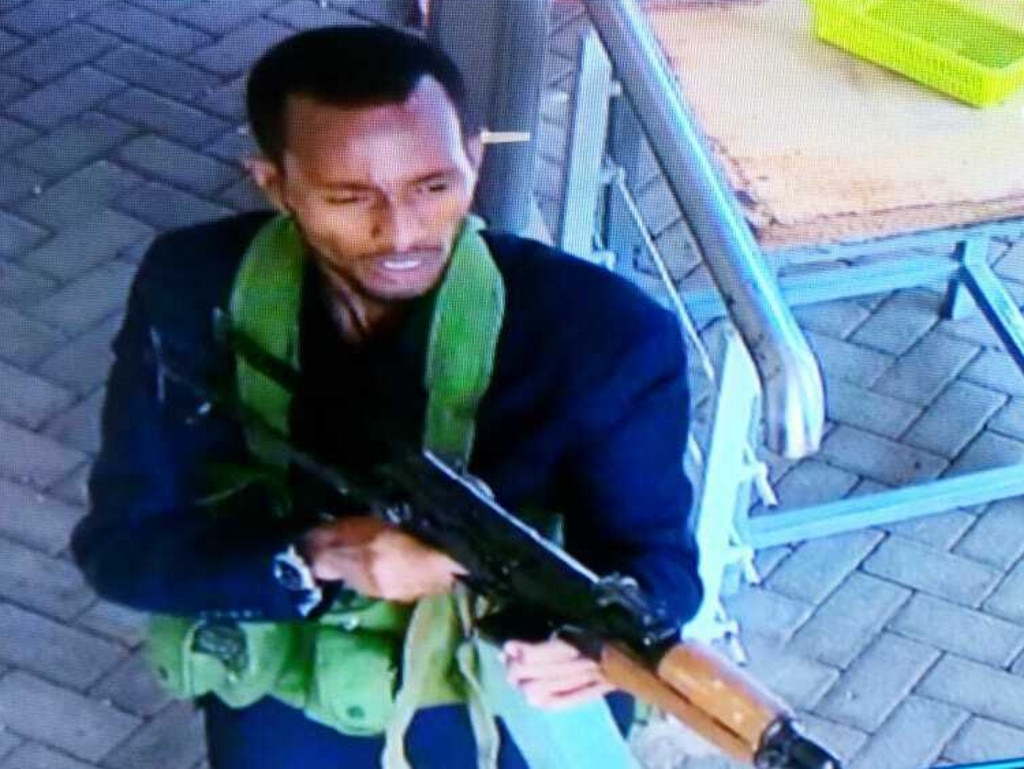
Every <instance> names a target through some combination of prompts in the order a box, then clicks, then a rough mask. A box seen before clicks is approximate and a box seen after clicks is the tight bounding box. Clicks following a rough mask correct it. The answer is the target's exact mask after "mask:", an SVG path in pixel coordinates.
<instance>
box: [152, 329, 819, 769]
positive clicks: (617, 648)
mask: <svg viewBox="0 0 1024 769" xmlns="http://www.w3.org/2000/svg"><path fill="white" fill-rule="evenodd" d="M217 326H218V334H219V335H220V336H221V338H222V340H224V341H227V342H228V343H230V344H231V345H232V346H233V348H234V349H235V351H237V352H239V353H240V354H241V355H242V356H243V357H244V358H245V359H246V360H247V362H249V363H250V364H251V365H253V366H254V367H256V368H257V369H259V370H260V371H261V372H262V373H264V374H266V375H267V376H269V377H271V378H272V379H273V380H274V381H276V382H277V383H278V384H280V385H281V386H282V387H286V388H291V389H293V390H294V389H295V385H296V383H297V374H296V372H295V371H294V370H292V369H291V368H290V367H288V366H287V365H285V364H283V363H281V362H280V361H278V360H277V359H275V358H272V357H270V356H268V355H267V354H266V353H264V352H263V351H262V350H261V349H260V348H258V347H257V346H255V345H254V344H252V342H251V341H249V340H247V339H246V338H244V337H242V336H240V335H239V334H237V333H236V332H233V331H231V330H230V328H229V327H228V325H227V324H226V323H225V322H224V320H223V319H222V318H221V319H218V323H217ZM154 346H155V347H156V353H157V357H158V359H159V360H158V363H159V371H160V377H161V378H163V379H166V380H169V381H174V382H175V383H177V384H179V385H181V386H184V387H185V388H187V389H189V390H191V391H192V393H193V394H194V395H195V396H196V397H197V398H198V399H199V400H200V401H201V402H202V406H201V407H200V411H201V413H206V412H207V411H209V410H210V408H211V407H213V408H214V409H216V410H217V411H220V412H222V413H225V414H227V415H230V416H231V417H233V418H235V419H236V420H238V421H240V422H241V423H242V424H243V425H244V426H245V429H246V430H247V431H255V432H257V433H258V434H259V436H260V440H263V441H269V442H272V443H273V444H274V446H275V450H277V451H279V452H280V454H281V456H284V457H285V458H286V459H287V460H288V461H289V462H290V464H291V465H292V466H293V467H294V468H295V470H296V471H297V472H300V473H304V474H306V475H307V476H309V477H310V478H311V479H313V480H314V481H316V482H317V483H318V485H319V486H321V487H323V488H325V489H327V490H328V491H329V492H330V493H333V494H336V495H338V497H341V498H343V499H344V500H345V501H346V503H351V502H358V503H360V504H361V505H365V506H366V508H367V509H369V510H371V511H372V512H373V513H374V514H376V515H377V516H379V517H380V518H382V519H383V520H386V521H388V522H389V523H392V524H394V525H395V526H398V527H400V528H401V529H402V530H403V531H405V532H407V533H408V534H411V535H412V536H415V537H417V538H419V539H420V540H422V541H423V542H425V543H427V544H429V545H431V546H432V547H435V548H437V549H439V550H441V551H443V552H445V553H446V554H448V555H449V556H450V557H451V558H453V559H454V560H455V561H457V562H458V563H460V564H461V565H462V566H463V567H465V569H466V571H467V572H468V575H467V576H466V577H464V578H463V580H464V581H465V583H466V584H467V585H468V586H469V587H470V589H472V590H473V591H475V592H478V593H480V594H482V595H484V596H486V597H487V598H489V599H490V601H491V602H492V603H493V604H495V605H497V606H499V607H502V610H501V611H499V612H498V613H497V614H495V615H493V616H490V617H487V618H485V619H484V620H482V621H481V623H480V627H479V630H480V632H481V633H482V634H484V635H485V636H489V637H491V638H494V639H496V640H506V639H511V638H519V639H522V640H538V639H540V638H543V637H548V636H551V635H553V634H556V635H558V636H559V637H560V638H562V639H564V640H566V641H568V642H569V643H571V644H573V645H574V646H576V647H577V648H578V649H580V651H581V652H583V653H584V654H586V655H588V656H590V657H592V658H593V659H595V660H597V661H598V662H599V663H600V666H601V669H602V672H603V674H604V676H605V677H606V678H607V679H608V681H610V682H611V683H612V684H613V685H615V686H617V687H618V688H620V689H622V690H624V691H626V692H629V693H630V694H632V695H633V696H634V697H636V698H638V699H640V700H642V701H644V702H647V703H650V704H651V705H654V706H655V707H657V708H659V709H661V710H664V711H666V712H668V713H671V714H672V715H673V716H675V717H676V718H678V719H679V720H680V721H682V722H683V723H685V724H686V725H687V726H688V727H690V728H691V729H693V730H694V731H696V732H697V733H699V734H700V735H702V736H703V737H704V738H705V739H707V740H709V741H710V742H711V743H713V744H714V745H716V746H717V747H718V748H720V749H721V750H722V751H723V752H725V753H727V754H728V755H730V756H732V757H734V758H737V759H739V760H741V761H745V762H748V763H750V764H752V765H753V766H755V767H757V768H758V769H839V763H838V761H837V760H836V759H835V758H833V757H832V756H831V755H829V754H828V753H827V752H826V751H825V750H823V749H822V748H821V747H819V746H818V745H816V744H814V743H813V742H811V741H809V740H807V739H806V738H804V737H803V736H801V735H800V734H799V732H798V731H797V730H796V728H795V727H794V723H793V715H792V712H791V711H790V710H789V708H787V707H786V706H785V705H784V704H783V703H782V702H781V701H780V700H778V699H777V698H776V697H774V696H773V695H771V694H770V693H768V692H767V691H765V690H764V689H763V688H762V687H761V686H760V685H759V684H758V683H757V682H755V681H754V680H753V679H752V678H751V677H750V676H748V675H747V674H746V673H744V672H742V671H741V670H740V669H739V668H737V667H736V666H735V665H733V664H732V663H731V662H729V661H728V660H726V659H725V658H724V657H723V656H721V655H720V654H718V653H716V652H715V651H713V650H712V649H710V648H709V647H707V646H704V645H701V644H698V643H695V642H690V641H687V642H683V641H682V637H681V630H682V628H681V626H680V625H679V624H678V623H676V622H675V621H673V620H671V619H670V618H669V617H668V615H667V613H666V612H664V611H663V610H662V609H661V608H660V607H658V606H656V605H655V604H654V603H653V602H652V601H650V600H649V599H648V598H647V597H646V596H645V595H644V593H643V592H642V591H641V590H640V589H639V587H638V586H637V584H636V583H635V582H634V581H633V580H631V579H629V578H628V577H621V576H618V575H609V576H604V577H600V576H598V575H596V574H594V573H593V572H591V571H590V570H589V569H588V568H587V567H586V566H584V565H583V564H581V563H580V562H578V561H577V560H575V559H574V558H573V557H572V556H570V555H569V554H568V553H566V552H565V551H564V550H562V549H561V548H559V547H557V546H556V545H554V544H552V543H551V542H550V541H548V540H546V539H545V538H544V537H542V536H541V535H540V534H539V533H538V532H537V531H535V530H534V529H533V528H531V527H529V526H528V525H526V524H525V523H523V522H522V521H521V520H519V519H518V518H517V517H516V516H514V515H512V514H511V513H510V512H508V511H507V510H505V509H504V508H503V507H502V506H501V505H499V504H498V503H497V502H496V501H495V499H494V498H493V496H492V495H491V493H490V492H489V490H488V489H487V488H486V486H485V485H484V484H483V483H481V482H480V481H479V480H478V479H475V478H473V477H471V476H469V475H467V474H465V473H462V472H459V471H457V470H455V469H453V468H451V467H449V466H447V465H446V464H445V463H444V462H442V461H441V460H440V459H439V458H438V457H436V456H434V455H433V454H431V453H430V452H428V451H420V450H415V449H411V448H407V447H400V448H395V450H394V451H393V453H392V457H391V461H390V462H388V463H387V464H386V465H384V466H381V467H379V468H377V471H376V474H375V477H374V478H373V479H371V481H370V482H366V480H365V479H361V480H360V481H359V482H356V481H354V480H353V479H352V478H350V477H348V476H347V475H346V474H345V473H344V472H343V471H342V470H340V469H339V468H337V467H333V466H331V465H329V464H327V463H324V462H322V461H320V460H318V459H317V458H316V457H314V456H312V455H311V454H309V453H308V452H305V451H303V450H301V449H299V448H297V447H295V446H293V445H292V444H291V442H290V441H289V440H288V438H287V437H286V436H284V435H282V434H281V433H280V432H278V431H276V430H275V429H273V428H272V427H271V426H270V425H268V424H267V423H266V422H265V421H264V420H263V419H261V418H260V417H259V415H257V414H255V413H254V412H253V411H252V410H251V409H248V408H246V407H245V405H244V404H241V403H239V402H238V399H237V398H235V397H234V396H233V395H231V394H229V393H228V392H226V391H225V390H223V389H219V390H215V389H214V388H211V387H209V386H208V385H207V384H206V383H202V382H198V381H196V380H194V379H193V378H191V377H188V376H187V375H185V374H184V373H183V372H182V371H181V370H179V369H176V368H175V367H173V366H172V365H170V364H169V362H168V361H167V360H166V358H165V357H164V356H163V355H161V350H160V345H159V339H158V338H156V337H154Z"/></svg>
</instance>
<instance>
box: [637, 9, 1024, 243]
mask: <svg viewBox="0 0 1024 769" xmlns="http://www.w3.org/2000/svg"><path fill="white" fill-rule="evenodd" d="M987 1H988V2H989V3H991V5H989V8H990V9H991V10H992V12H993V13H995V14H997V15H1000V14H1001V15H1003V17H1004V18H1006V19H1009V20H1012V21H1014V22H1015V23H1020V24H1021V26H1022V27H1024V9H1022V6H1021V4H1020V2H1019V0H987ZM646 15H647V18H648V19H649V21H650V23H651V25H652V27H653V28H654V31H655V35H656V36H657V38H658V40H659V42H660V44H661V46H662V50H663V51H664V52H665V54H666V56H667V57H668V59H669V61H670V63H671V65H672V67H673V69H674V70H675V72H676V74H677V76H678V77H679V81H680V87H681V89H682V92H683V94H684V95H685V97H686V99H687V100H688V102H689V103H690V106H691V108H692V110H693V111H694V113H695V115H696V117H697V120H698V123H699V124H700V127H701V129H702V130H703V131H704V133H705V134H706V136H707V137H708V139H709V141H710V143H711V145H712V146H713V147H714V149H715V151H716V153H717V154H718V156H719V158H720V159H721V161H722V162H723V164H724V166H725V169H726V173H727V175H728V176H729V180H730V182H731V184H732V185H733V187H734V188H735V189H736V190H738V191H739V192H740V199H741V201H742V203H743V205H744V208H745V210H746V212H747V216H748V219H749V220H750V222H751V224H752V226H753V227H754V230H755V232H756V233H757V236H758V239H759V241H760V242H761V243H762V244H763V245H764V246H765V247H768V248H773V247H786V246H794V245H801V244H812V243H829V242H836V241H850V240H862V239H866V238H873V237H880V236H885V235H890V234H895V233H900V232H907V231H914V230H920V229H935V228H941V227H949V226H954V225H960V224H969V223H975V222H979V221H989V220H998V219H1004V218H1011V217H1016V216H1024V93H1021V92H1018V93H1017V94H1015V95H1014V96H1012V97H1011V98H1010V99H1009V100H1008V101H1007V102H1005V103H1003V104H1002V105H999V106H997V107H990V108H988V109H984V110H979V109H976V108H974V107H970V106H967V105H964V104H961V103H959V102H957V101H955V100H953V99H951V98H949V97H947V96H944V95H942V94H940V93H937V92H935V91H932V90H930V89H928V88H927V87H925V86H921V85H918V84H917V83H915V82H913V81H910V80H907V79H906V78H904V77H902V76H900V75H897V74H895V73H891V72H889V71H887V70H885V69H883V68H881V67H879V66H877V65H875V64H872V63H870V62H867V61H864V60H862V59H859V58H857V57H855V56H853V55H851V54H848V53H846V52H844V51H841V50H839V49H836V48H834V47H832V46H830V45H827V44H825V43H822V42H820V41H818V40H817V38H816V37H815V36H814V34H813V22H812V14H811V11H810V8H809V7H808V6H807V5H806V4H805V3H803V2H801V1H800V0H762V1H761V2H743V0H741V1H740V2H731V3H724V2H720V3H714V4H710V5H707V6H702V7H698V6H690V7H678V8H666V7H664V6H661V7H657V5H656V6H654V7H648V8H647V11H646ZM1017 17H1020V18H1019V19H1018V18H1017Z"/></svg>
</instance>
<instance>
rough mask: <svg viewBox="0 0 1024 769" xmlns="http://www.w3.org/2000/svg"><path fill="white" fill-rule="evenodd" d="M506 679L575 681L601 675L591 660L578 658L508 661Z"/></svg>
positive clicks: (513, 680)
mask: <svg viewBox="0 0 1024 769" xmlns="http://www.w3.org/2000/svg"><path fill="white" fill-rule="evenodd" d="M506 672H507V673H508V678H509V680H510V681H512V682H513V683H520V682H522V681H530V680H533V679H550V680H553V681H558V680H562V679H573V680H575V679H577V678H579V677H589V678H591V679H592V678H596V677H598V676H600V675H601V667H600V666H599V665H598V664H597V663H596V662H594V661H593V660H588V659H586V658H583V657H581V658H579V659H575V660H553V661H548V660H545V661H542V662H533V663H526V662H520V661H518V660H510V661H509V663H508V665H507V666H506Z"/></svg>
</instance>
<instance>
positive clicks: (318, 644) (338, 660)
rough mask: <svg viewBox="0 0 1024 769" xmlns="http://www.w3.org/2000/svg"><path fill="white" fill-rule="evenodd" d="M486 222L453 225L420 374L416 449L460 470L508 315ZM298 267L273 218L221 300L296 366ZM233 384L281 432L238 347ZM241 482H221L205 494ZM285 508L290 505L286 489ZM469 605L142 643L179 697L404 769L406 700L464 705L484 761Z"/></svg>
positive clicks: (409, 706) (454, 599)
mask: <svg viewBox="0 0 1024 769" xmlns="http://www.w3.org/2000/svg"><path fill="white" fill-rule="evenodd" d="M482 227H483V222H482V221H481V220H479V219H478V218H476V217H472V216H470V217H467V218H466V220H465V221H464V223H463V226H462V228H461V231H460V233H459V236H458V238H457V241H456V243H455V247H454V249H453V253H452V257H451V261H450V264H449V266H448V268H447V270H446V273H445V277H444V279H443V281H442V283H441V286H440V288H439V290H438V295H437V299H436V304H435V307H434V314H433V319H432V322H431V328H430V336H429V342H428V350H427V365H426V369H425V382H424V384H425V386H426V388H427V392H428V400H427V412H426V420H425V425H424V445H425V446H426V447H428V448H430V449H431V450H432V451H434V452H435V453H437V454H439V455H440V456H441V457H443V458H444V459H446V460H448V461H449V462H452V463H456V464H458V465H461V466H465V465H466V464H468V460H469V456H470V452H471V449H472V444H473V434H474V423H475V416H476V410H477V406H478V404H479V402H480V400H481V398H482V397H483V395H484V392H485V391H486V389H487V386H488V384H489V382H490V376H491V372H492V370H493V363H494V356H495V349H496V346H497V338H498V334H499V331H500V328H501V322H502V316H503V312H504V296H505V294H504V285H503V283H502V280H501V275H500V273H499V272H498V269H497V267H496V265H495V264H494V261H493V259H492V258H491V256H490V253H489V251H488V248H487V244H486V243H485V242H484V240H483V238H482V237H481V236H480V234H479V230H480V229H481V228H482ZM303 264H304V255H303V246H302V243H301V241H300V238H299V236H298V232H297V230H296V228H295V225H294V223H293V221H292V220H291V219H290V218H288V217H285V216H278V217H276V218H274V219H273V220H271V221H270V222H268V223H267V224H266V225H264V226H263V227H262V228H261V229H260V231H259V232H258V233H257V235H256V237H255V238H254V240H253V241H252V243H251V244H250V247H249V249H248V250H247V252H246V254H245V256H244V258H243V261H242V264H241V266H240V269H239V272H238V274H237V276H236V278H235V284H234V288H233V292H232V297H231V320H232V324H233V326H234V328H235V329H236V330H238V331H239V332H241V333H242V334H243V335H245V336H247V337H248V338H249V339H251V340H252V341H253V342H255V343H256V344H258V345H259V346H260V347H261V348H262V349H263V350H264V351H265V352H267V353H269V354H270V355H273V356H275V357H276V358H278V359H279V360H281V361H283V362H287V363H288V364H290V365H291V366H292V367H293V368H295V369H296V370H297V369H298V362H299V307H300V299H301V292H302V276H303V269H304V268H303ZM236 386H237V392H238V396H239V398H240V399H241V401H242V402H243V403H245V404H246V405H247V406H249V407H250V408H252V409H254V410H256V411H257V412H258V413H259V414H260V415H261V416H262V417H263V418H264V419H265V420H266V421H267V422H269V423H270V424H271V425H272V426H274V427H276V428H277V429H278V430H280V431H281V432H283V433H285V434H287V433H288V427H289V425H288V422H289V419H288V414H289V407H290V401H291V397H290V393H289V392H287V391H286V390H285V389H283V388H281V387H280V386H279V385H277V384H276V383H275V382H273V381H272V380H270V379H269V378H268V377H266V376H264V375H263V374H261V373H260V372H259V371H257V370H256V369H255V368H253V367H252V366H251V365H250V364H249V363H248V362H247V361H246V360H244V359H243V358H241V357H240V356H236ZM247 441H248V444H249V449H250V451H251V453H252V454H253V455H254V457H256V458H257V459H258V460H260V462H261V463H262V465H261V468H262V469H259V468H257V469H250V472H249V473H248V476H247V477H248V479H249V480H252V478H254V477H256V478H258V477H262V478H264V479H272V478H274V477H276V478H277V479H278V480H280V478H281V477H282V474H283V471H284V470H285V469H286V467H285V466H284V463H283V461H282V459H281V458H280V457H278V456H275V455H274V452H273V450H272V448H271V447H269V446H266V445H262V444H261V442H260V441H259V439H258V437H257V436H256V435H255V434H250V435H247ZM240 485H241V483H235V484H234V487H232V488H221V489H217V490H215V491H216V494H214V495H213V497H223V496H225V495H227V494H229V493H231V491H232V490H234V488H237V487H238V486H240ZM271 485H273V484H271ZM228 486H229V487H230V486H231V484H228ZM277 486H278V487H279V488H280V487H281V486H282V484H280V483H278V484H277ZM211 498H212V497H211ZM281 509H282V511H283V512H284V514H287V510H288V509H289V500H288V499H287V497H285V498H284V499H283V500H282V505H281ZM267 568H268V569H269V568H270V566H269V564H268V567H267ZM470 608H471V607H470V606H469V599H468V597H467V596H466V595H465V594H464V593H460V592H459V591H456V594H454V595H445V596H437V597H433V598H428V599H424V600H422V601H419V602H418V603H417V604H416V605H415V607H410V606H409V605H404V604H395V603H391V602H388V601H380V600H374V599H369V598H365V597H362V596H357V597H355V598H348V599H346V600H345V601H338V602H336V604H335V605H334V606H333V607H332V608H331V609H330V610H329V611H328V612H327V613H326V614H324V615H323V616H322V617H321V618H320V619H319V620H316V621H301V622H234V621H229V622H225V621H223V620H203V619H196V618H182V617H170V616H156V617H154V618H153V620H152V622H151V631H150V637H149V643H148V652H149V656H150V659H151V661H152V663H153V665H154V666H155V668H156V670H157V673H158V676H159V677H160V679H161V680H162V682H163V683H164V685H165V687H166V688H167V689H169V690H170V691H171V693H173V694H174V695H176V696H179V697H183V698H192V697H198V696H201V695H204V694H208V693H213V694H215V695H216V696H217V697H219V698H220V699H221V700H223V701H224V702H225V703H226V704H228V705H229V706H232V707H239V708H240V707H245V706H247V705H251V704H253V703H254V702H256V701H257V700H259V699H261V698H262V697H264V696H267V695H270V696H273V697H276V698H278V699H280V700H282V701H284V702H286V703H288V704H290V705H292V706H294V707H297V708H300V709H302V710H304V711H305V713H306V715H307V716H308V717H309V718H311V719H313V720H315V721H318V722H320V723H323V724H326V725H328V726H331V727H333V728H335V729H338V730H339V731H341V732H344V733H346V734H351V735H379V734H381V733H385V734H386V736H387V737H388V748H387V749H386V753H387V754H389V755H390V762H388V759H387V757H386V763H387V764H388V765H391V766H401V765H403V763H402V762H403V760H404V759H403V757H402V756H401V747H400V742H401V734H402V732H403V731H404V728H405V727H406V726H407V725H408V723H409V721H410V720H411V718H412V715H413V713H414V712H415V710H416V708H418V707H422V706H427V705H432V704H441V703H448V702H458V701H468V702H469V706H470V715H471V718H472V720H473V724H474V731H475V733H476V736H477V740H478V743H481V744H478V750H479V751H480V754H481V765H487V764H488V763H489V762H492V761H493V759H494V757H495V756H496V753H497V734H496V732H495V730H494V726H493V721H492V719H491V718H490V717H489V715H488V714H487V713H484V712H481V709H480V707H479V698H474V696H473V691H472V690H473V688H474V687H475V686H476V683H475V682H476V677H475V675H474V665H475V660H474V656H473V654H474V652H473V649H472V648H471V644H468V643H466V642H465V634H466V630H467V626H468V623H469V622H471V617H470V616H469V614H470ZM400 671H401V672H400ZM400 679H401V687H399V680H400ZM474 699H476V704H475V705H474Z"/></svg>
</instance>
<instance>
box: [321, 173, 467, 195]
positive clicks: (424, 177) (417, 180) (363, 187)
mask: <svg viewBox="0 0 1024 769" xmlns="http://www.w3.org/2000/svg"><path fill="white" fill-rule="evenodd" d="M457 174H458V171H457V170H456V169H454V168H442V169H439V170H437V171H428V172H427V173H425V174H421V175H420V176H417V177H414V178H413V179H411V180H410V183H411V184H413V185H416V184H424V183H426V182H430V181H434V180H442V179H444V180H447V179H453V178H455V176H456V175H457ZM316 186H317V187H321V188H323V189H328V190H356V191H364V192H372V191H373V190H375V189H376V187H374V186H373V185H372V184H366V183H365V182H358V181H349V180H347V179H335V180H331V179H325V180H322V181H319V182H317V183H316Z"/></svg>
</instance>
